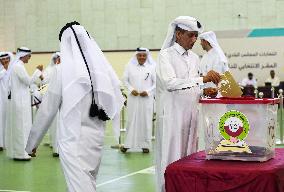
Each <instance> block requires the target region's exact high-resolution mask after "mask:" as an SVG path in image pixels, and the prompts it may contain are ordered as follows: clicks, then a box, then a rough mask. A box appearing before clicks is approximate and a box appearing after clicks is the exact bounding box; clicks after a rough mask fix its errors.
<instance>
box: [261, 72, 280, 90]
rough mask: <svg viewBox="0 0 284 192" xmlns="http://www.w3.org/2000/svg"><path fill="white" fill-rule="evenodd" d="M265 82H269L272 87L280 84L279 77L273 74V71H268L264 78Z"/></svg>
mask: <svg viewBox="0 0 284 192" xmlns="http://www.w3.org/2000/svg"><path fill="white" fill-rule="evenodd" d="M265 83H271V86H272V87H278V86H279V85H280V79H279V77H277V76H275V71H274V70H271V71H270V77H268V78H267V79H266V80H265Z"/></svg>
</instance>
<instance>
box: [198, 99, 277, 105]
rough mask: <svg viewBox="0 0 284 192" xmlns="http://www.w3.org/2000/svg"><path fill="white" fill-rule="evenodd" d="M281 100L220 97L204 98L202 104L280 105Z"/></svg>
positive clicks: (200, 101) (201, 100)
mask: <svg viewBox="0 0 284 192" xmlns="http://www.w3.org/2000/svg"><path fill="white" fill-rule="evenodd" d="M279 102H280V99H279V98H274V99H272V98H263V99H260V98H254V97H235V98H234V97H220V98H202V99H200V100H199V103H201V104H270V105H274V104H278V103H279Z"/></svg>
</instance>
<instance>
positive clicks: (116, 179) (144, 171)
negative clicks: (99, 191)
mask: <svg viewBox="0 0 284 192" xmlns="http://www.w3.org/2000/svg"><path fill="white" fill-rule="evenodd" d="M153 169H154V166H152V167H148V168H146V169H142V170H140V171H136V172H133V173H130V174H128V175H124V176H122V177H118V178H115V179H112V180H109V181H106V182H103V183H100V184H98V185H97V188H98V187H101V186H103V185H106V184H109V183H113V182H116V181H118V180H120V179H124V178H127V177H131V176H133V175H136V174H139V173H148V172H149V171H151V170H153Z"/></svg>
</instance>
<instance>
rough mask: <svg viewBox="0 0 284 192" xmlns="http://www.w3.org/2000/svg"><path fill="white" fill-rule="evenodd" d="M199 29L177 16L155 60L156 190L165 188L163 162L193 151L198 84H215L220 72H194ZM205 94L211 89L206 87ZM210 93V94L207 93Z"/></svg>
mask: <svg viewBox="0 0 284 192" xmlns="http://www.w3.org/2000/svg"><path fill="white" fill-rule="evenodd" d="M202 31H203V27H202V25H201V24H200V23H199V22H198V21H197V19H195V18H193V17H189V16H180V17H177V18H176V19H174V20H173V21H172V22H171V23H170V25H169V30H168V33H167V37H166V39H165V41H164V44H163V46H162V48H161V51H160V53H159V57H158V63H157V68H156V72H157V97H156V101H157V103H156V106H157V133H156V138H157V143H156V173H157V174H156V175H157V182H158V183H157V192H163V191H165V181H164V173H165V170H166V167H167V165H169V164H170V163H172V162H174V161H176V160H178V159H180V158H182V157H185V156H187V155H190V154H192V153H194V152H196V151H197V117H198V110H197V104H198V100H199V97H200V94H201V89H200V86H201V85H203V84H204V83H207V82H211V81H212V82H213V83H215V84H217V83H218V82H219V81H220V75H219V74H218V73H217V72H215V71H209V72H208V73H207V75H206V76H204V77H200V75H199V73H198V68H199V62H200V61H199V57H198V55H197V54H195V53H194V52H192V51H191V49H192V47H193V45H194V44H195V42H196V40H197V37H198V34H199V33H201V32H202ZM204 93H205V94H207V95H208V94H209V93H211V91H208V89H205V90H204ZM209 95H210V94H209Z"/></svg>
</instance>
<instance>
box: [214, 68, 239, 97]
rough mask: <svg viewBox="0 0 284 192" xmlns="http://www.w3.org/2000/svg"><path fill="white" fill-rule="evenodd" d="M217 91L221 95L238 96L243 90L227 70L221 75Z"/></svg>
mask: <svg viewBox="0 0 284 192" xmlns="http://www.w3.org/2000/svg"><path fill="white" fill-rule="evenodd" d="M218 91H219V92H220V93H221V95H222V96H223V97H240V96H242V94H243V92H242V91H241V88H240V87H239V85H238V83H237V82H236V81H235V79H234V77H233V76H232V74H231V73H230V72H229V71H226V72H225V73H224V74H222V75H221V81H220V82H219V84H218Z"/></svg>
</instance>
